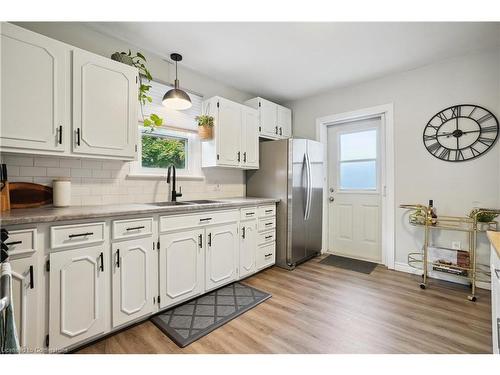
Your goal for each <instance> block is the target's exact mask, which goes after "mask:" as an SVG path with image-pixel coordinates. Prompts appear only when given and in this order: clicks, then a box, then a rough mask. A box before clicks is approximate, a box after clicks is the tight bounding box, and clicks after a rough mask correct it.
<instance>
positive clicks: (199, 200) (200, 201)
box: [183, 199, 220, 204]
mask: <svg viewBox="0 0 500 375" xmlns="http://www.w3.org/2000/svg"><path fill="white" fill-rule="evenodd" d="M219 202H220V201H214V200H210V199H197V200H194V201H185V203H190V204H208V203H219ZM183 203H184V202H183Z"/></svg>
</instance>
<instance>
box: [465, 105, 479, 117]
mask: <svg viewBox="0 0 500 375" xmlns="http://www.w3.org/2000/svg"><path fill="white" fill-rule="evenodd" d="M476 109H477V107H474V108H472V111H470V113H469V116H467V117H472V114H473V113H474V112H476Z"/></svg>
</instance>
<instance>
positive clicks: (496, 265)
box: [490, 245, 500, 354]
mask: <svg viewBox="0 0 500 375" xmlns="http://www.w3.org/2000/svg"><path fill="white" fill-rule="evenodd" d="M490 264H491V325H492V327H491V328H492V335H491V336H492V339H493V353H494V354H500V257H499V256H498V255H497V252H496V250H495V249H494V247H493V245H491V261H490Z"/></svg>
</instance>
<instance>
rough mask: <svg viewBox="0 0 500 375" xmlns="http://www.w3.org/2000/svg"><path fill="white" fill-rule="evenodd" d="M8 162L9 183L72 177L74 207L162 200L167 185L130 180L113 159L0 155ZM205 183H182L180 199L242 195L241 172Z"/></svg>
mask: <svg viewBox="0 0 500 375" xmlns="http://www.w3.org/2000/svg"><path fill="white" fill-rule="evenodd" d="M0 157H1V159H2V162H4V163H7V167H8V170H9V176H10V177H9V180H10V181H12V182H34V183H38V184H42V185H48V186H52V181H53V180H54V179H55V178H56V177H70V178H71V185H72V189H71V204H72V205H74V206H82V205H99V204H125V203H152V202H158V201H165V200H167V197H168V189H169V186H168V184H167V183H166V177H165V178H162V179H158V180H156V179H153V180H152V179H143V180H141V179H137V178H129V177H128V176H127V174H128V173H129V171H130V166H129V163H126V162H121V161H116V160H85V159H72V158H63V157H60V158H58V157H41V156H35V157H34V156H31V155H12V154H2V155H0ZM207 175H208V177H209V178H208V179H207V181H190V180H188V181H183V180H179V181H178V185H177V186H179V187H181V188H182V193H183V197H182V199H183V200H188V199H217V198H224V197H235V196H244V195H245V183H244V181H245V179H244V172H241V171H227V170H224V171H217V170H211V171H208V172H207Z"/></svg>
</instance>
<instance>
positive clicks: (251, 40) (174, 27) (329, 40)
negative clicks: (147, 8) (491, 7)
mask: <svg viewBox="0 0 500 375" xmlns="http://www.w3.org/2000/svg"><path fill="white" fill-rule="evenodd" d="M89 25H91V26H92V27H94V28H96V29H98V30H100V31H101V32H103V33H106V34H108V35H112V36H114V37H117V38H120V39H123V40H126V41H128V42H130V43H132V44H135V45H137V46H139V47H141V48H143V49H144V50H149V51H150V52H154V53H156V54H158V55H160V56H164V57H165V58H168V56H169V55H170V53H172V52H178V53H181V54H182V55H183V57H184V60H183V62H182V64H183V65H184V66H186V67H189V68H190V69H192V70H195V71H198V72H200V73H202V74H205V75H207V76H210V77H212V78H214V79H216V80H219V81H221V82H223V83H225V84H228V85H231V86H233V87H235V88H237V89H240V90H243V91H246V92H249V93H253V94H257V95H259V96H263V97H265V98H269V99H271V100H275V101H280V102H283V101H288V100H294V99H299V98H303V97H306V96H310V95H313V94H316V93H318V92H321V91H325V90H327V89H331V88H336V87H341V86H346V85H351V84H355V83H357V82H361V81H365V80H369V79H373V78H377V77H381V76H384V75H387V74H391V73H395V72H399V71H405V70H409V69H413V68H416V67H419V66H422V65H426V64H429V63H431V62H434V61H437V60H442V59H445V58H449V57H453V56H458V55H462V54H467V53H471V52H474V51H478V50H483V49H486V48H498V47H499V46H500V23H462V22H455V23H444V22H440V23H368V22H366V23H338V22H337V23H333V22H332V23H292V22H282V23H278V22H272V23H233V22H231V23H202V22H192V23H190V22H177V23H176V22H156V23H152V22H108V23H106V22H97V23H90V24H89Z"/></svg>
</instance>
